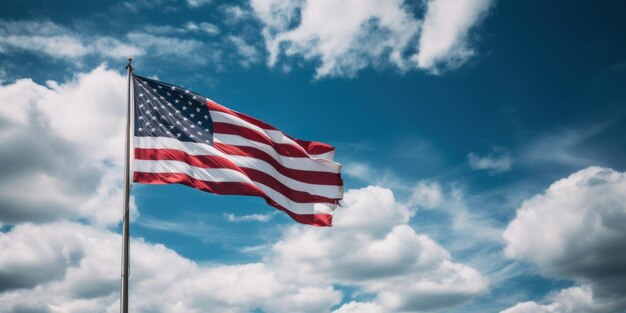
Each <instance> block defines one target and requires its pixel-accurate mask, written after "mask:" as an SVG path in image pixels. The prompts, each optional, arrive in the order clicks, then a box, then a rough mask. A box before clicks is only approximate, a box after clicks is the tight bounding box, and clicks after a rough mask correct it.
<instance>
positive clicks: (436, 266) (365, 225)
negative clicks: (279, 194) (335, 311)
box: [267, 186, 487, 312]
mask: <svg viewBox="0 0 626 313" xmlns="http://www.w3.org/2000/svg"><path fill="white" fill-rule="evenodd" d="M344 199H345V203H346V206H345V207H344V208H341V209H337V211H336V212H335V217H334V221H335V226H334V227H333V228H332V229H330V230H327V229H317V228H302V227H292V228H290V229H289V231H288V232H287V233H286V234H285V235H284V238H283V239H282V240H281V241H279V242H277V243H276V244H275V245H274V247H273V250H274V253H275V256H274V257H272V258H268V259H267V262H268V264H272V265H273V266H275V267H276V268H281V269H284V270H285V273H289V276H291V277H293V278H292V279H296V280H297V281H299V282H300V283H324V282H326V283H327V284H328V283H331V282H333V283H339V284H344V285H346V284H347V285H355V286H358V287H359V288H360V290H362V291H365V292H368V293H373V294H377V297H376V300H375V303H376V304H377V305H379V306H382V307H384V308H385V309H384V311H407V312H412V311H429V310H435V309H438V308H443V307H451V306H455V305H459V304H462V303H465V302H467V301H470V300H471V299H472V298H473V297H476V296H477V295H480V294H482V293H484V292H486V290H487V281H486V279H485V278H483V277H482V276H481V275H480V274H479V273H478V272H477V271H476V270H474V269H472V268H470V267H467V266H465V265H462V264H458V263H453V262H451V261H450V255H449V253H448V252H447V251H446V250H445V249H443V248H442V247H440V246H439V245H437V244H436V243H435V242H434V241H432V240H431V239H430V238H429V237H428V236H425V235H419V234H417V233H415V231H414V230H413V229H412V228H411V227H409V226H408V225H407V224H406V223H407V222H408V220H409V217H410V215H411V213H410V212H409V210H408V209H407V208H406V207H405V206H404V205H402V204H400V203H398V202H396V200H395V199H394V196H393V193H392V192H391V191H390V190H388V189H384V188H380V187H373V186H370V187H367V188H363V189H357V190H350V191H348V192H347V193H346V194H345V197H344ZM346 247H350V248H349V249H346ZM294 273H297V275H294ZM346 310H347V309H346Z"/></svg>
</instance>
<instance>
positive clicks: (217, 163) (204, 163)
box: [135, 148, 339, 203]
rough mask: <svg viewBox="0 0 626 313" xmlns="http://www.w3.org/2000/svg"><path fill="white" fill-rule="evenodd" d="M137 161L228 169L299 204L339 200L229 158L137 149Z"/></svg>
mask: <svg viewBox="0 0 626 313" xmlns="http://www.w3.org/2000/svg"><path fill="white" fill-rule="evenodd" d="M135 159H138V160H175V161H181V162H185V163H187V164H189V165H191V166H196V167H201V168H227V169H232V170H235V171H238V172H240V173H243V174H244V175H246V176H248V177H249V178H250V179H251V180H252V181H255V182H259V183H261V184H263V185H266V186H268V187H270V188H272V189H274V190H276V191H277V192H279V193H281V194H282V195H283V196H285V197H287V198H288V199H290V200H291V201H294V202H297V203H336V202H337V200H339V199H331V198H328V197H323V196H319V195H312V194H310V193H308V192H303V191H299V190H294V189H291V188H289V187H288V186H285V185H284V184H283V183H281V182H280V181H278V180H277V179H276V178H274V177H273V176H271V175H269V174H267V173H265V172H262V171H259V170H257V169H252V168H245V167H239V166H237V165H236V164H235V163H234V162H232V161H231V160H229V159H227V158H223V157H220V156H214V155H210V156H209V155H190V154H187V153H185V152H184V151H180V150H175V149H141V148H135Z"/></svg>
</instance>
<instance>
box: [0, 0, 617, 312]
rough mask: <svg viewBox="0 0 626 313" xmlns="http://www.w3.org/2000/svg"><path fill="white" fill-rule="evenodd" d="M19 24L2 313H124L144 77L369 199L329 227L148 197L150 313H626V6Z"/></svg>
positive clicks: (181, 11)
mask: <svg viewBox="0 0 626 313" xmlns="http://www.w3.org/2000/svg"><path fill="white" fill-rule="evenodd" d="M0 9H1V10H0V12H2V13H0V35H1V36H0V82H1V86H0V103H1V104H0V138H2V140H0V164H2V172H1V173H2V175H0V176H1V178H0V179H2V184H1V185H2V187H0V225H2V228H1V230H2V232H1V233H0V249H2V251H3V253H2V255H1V256H0V278H2V279H0V280H2V281H5V283H0V311H3V312H115V311H117V308H118V307H117V305H118V304H117V302H116V301H118V291H119V289H118V284H119V272H118V271H119V257H120V256H119V251H120V250H119V249H120V239H119V233H120V225H119V221H120V219H121V204H122V200H121V178H122V175H123V174H122V165H123V123H124V106H125V92H126V87H125V73H124V66H125V62H126V58H127V57H128V56H130V55H132V56H133V57H134V61H133V63H134V66H135V70H136V73H137V74H139V75H143V76H149V77H155V78H158V79H160V80H163V81H166V82H168V83H172V84H175V85H179V86H183V87H185V88H189V89H192V90H194V91H195V92H197V93H199V94H202V95H205V96H207V97H209V98H211V99H213V100H215V101H217V102H218V103H220V104H222V105H225V106H227V107H230V108H232V109H234V110H237V111H240V112H244V113H247V114H249V115H252V116H254V117H257V118H259V119H261V120H263V121H265V122H268V123H270V124H272V125H274V126H276V127H277V128H279V129H281V130H282V131H284V132H285V133H287V134H289V135H291V136H294V137H297V138H302V139H307V140H315V141H322V142H326V143H329V144H332V145H334V146H335V147H336V149H337V152H336V156H335V159H336V160H337V161H338V162H340V163H342V164H343V170H342V174H343V177H344V181H345V190H346V196H345V203H344V206H343V207H342V208H340V209H338V210H337V211H336V214H335V223H336V226H335V227H333V228H332V229H318V228H312V227H307V226H305V225H297V224H295V223H294V222H293V221H292V220H291V219H290V218H289V217H288V216H286V215H285V214H282V213H280V212H277V211H276V210H275V209H273V208H272V207H270V206H268V205H266V204H265V203H264V201H263V200H262V199H257V198H251V197H239V196H216V195H212V194H207V193H203V192H200V191H197V190H194V189H191V188H188V187H184V186H178V185H168V186H155V185H137V184H136V185H134V186H133V193H132V194H133V203H134V204H133V212H134V214H133V217H132V222H131V227H132V230H131V232H132V236H133V243H132V247H131V258H132V259H133V263H132V264H131V266H132V268H131V293H132V294H131V309H132V310H134V311H137V312H207V311H208V312H212V311H220V312H333V313H345V312H366V313H367V312H506V313H515V312H626V311H625V310H626V286H625V285H624V283H623V281H626V274H625V273H626V265H625V264H626V253H624V252H623V251H626V249H625V248H626V246H625V242H626V232H624V227H623V225H624V224H623V223H622V222H624V221H626V205H625V203H626V202H625V201H624V200H626V173H624V171H625V170H626V161H624V160H625V158H624V156H625V151H624V147H626V139H625V138H626V137H625V136H624V134H625V133H626V127H625V126H624V125H626V123H624V120H625V118H626V115H625V114H626V109H625V107H626V106H625V104H626V91H625V90H624V86H625V82H626V45H625V44H624V40H623V39H624V38H625V37H626V27H625V26H626V25H625V24H624V12H625V9H626V5H625V4H623V3H621V2H619V1H601V2H600V3H592V4H590V3H588V2H586V1H550V2H545V1H495V0H463V1H451V0H430V1H401V0H388V1H369V0H361V1H357V0H354V1H343V2H336V1H312V0H303V1H295V2H292V1H285V0H250V1H234V2H226V1H223V2H222V1H220V2H218V1H206V0H187V1H184V0H138V1H110V2H100V1H56V2H41V1H11V0H8V1H3V3H2V4H1V5H0ZM364 217H367V218H364ZM133 273H136V274H133ZM398 286H403V287H404V288H400V287H398Z"/></svg>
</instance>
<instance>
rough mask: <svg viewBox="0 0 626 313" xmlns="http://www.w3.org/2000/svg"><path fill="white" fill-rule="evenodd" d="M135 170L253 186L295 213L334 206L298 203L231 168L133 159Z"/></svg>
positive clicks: (320, 210)
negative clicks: (202, 166) (201, 166)
mask: <svg viewBox="0 0 626 313" xmlns="http://www.w3.org/2000/svg"><path fill="white" fill-rule="evenodd" d="M133 166H134V168H135V172H144V173H180V174H185V175H187V176H189V177H191V178H193V179H194V180H198V181H203V182H218V183H220V182H231V183H243V184H248V185H251V186H255V187H256V188H257V189H259V191H258V192H257V195H259V196H261V195H262V196H263V197H267V198H268V199H270V200H272V201H274V202H276V203H277V204H278V205H280V206H281V207H282V208H285V209H287V210H289V211H291V212H294V213H297V214H314V213H330V212H332V210H334V208H335V207H336V204H331V203H298V202H294V201H292V200H290V199H289V198H287V197H285V196H284V195H283V194H281V193H280V192H278V191H276V190H274V189H272V188H270V187H269V186H266V185H264V184H262V183H259V182H253V181H252V180H251V179H250V178H248V177H246V175H245V174H243V173H241V172H238V171H235V170H231V169H222V168H220V169H213V168H200V167H195V166H191V165H189V164H187V163H184V162H180V161H171V160H158V161H152V160H135V162H134V165H133Z"/></svg>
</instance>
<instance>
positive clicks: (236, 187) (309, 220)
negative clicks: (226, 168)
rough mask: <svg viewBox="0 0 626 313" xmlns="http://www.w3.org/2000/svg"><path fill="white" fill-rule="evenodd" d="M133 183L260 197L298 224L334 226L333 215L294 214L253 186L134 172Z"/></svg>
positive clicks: (174, 174) (165, 174)
mask: <svg viewBox="0 0 626 313" xmlns="http://www.w3.org/2000/svg"><path fill="white" fill-rule="evenodd" d="M133 181H134V182H137V183H142V184H183V185H186V186H190V187H193V188H196V189H199V190H202V191H206V192H210V193H215V194H219V195H244V196H258V197H261V198H264V199H265V202H267V204H269V205H271V206H273V207H275V208H277V209H279V210H281V211H284V212H285V213H287V214H288V215H289V216H290V217H291V218H293V219H294V220H295V221H296V222H298V223H302V224H309V225H314V226H332V215H330V214H296V213H293V212H291V211H289V210H287V209H285V208H283V207H282V206H280V205H279V204H278V203H276V202H274V201H273V200H272V199H270V198H269V197H267V196H266V195H265V194H264V193H263V191H261V190H260V189H259V188H257V187H256V186H254V185H252V184H248V183H237V182H207V181H203V180H198V179H195V178H193V177H191V176H189V175H186V174H181V173H145V172H134V173H133Z"/></svg>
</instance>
